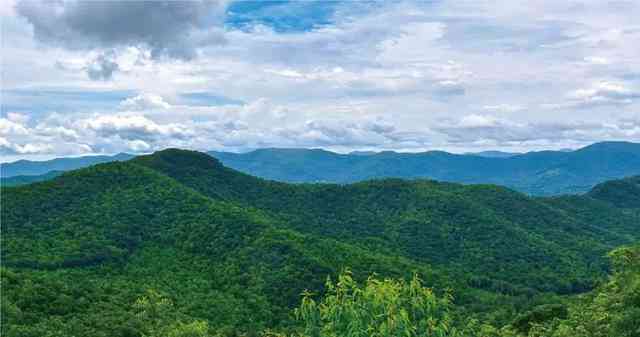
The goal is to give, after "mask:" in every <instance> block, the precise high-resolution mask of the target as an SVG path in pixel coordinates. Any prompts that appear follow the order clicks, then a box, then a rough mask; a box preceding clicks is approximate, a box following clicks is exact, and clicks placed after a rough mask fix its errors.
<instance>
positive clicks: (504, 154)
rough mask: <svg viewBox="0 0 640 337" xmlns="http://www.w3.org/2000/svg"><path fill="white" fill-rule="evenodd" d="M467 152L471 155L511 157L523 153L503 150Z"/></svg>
mask: <svg viewBox="0 0 640 337" xmlns="http://www.w3.org/2000/svg"><path fill="white" fill-rule="evenodd" d="M466 154H468V155H471V156H479V157H486V158H509V157H513V156H517V155H519V154H522V153H518V152H502V151H481V152H469V153H466Z"/></svg>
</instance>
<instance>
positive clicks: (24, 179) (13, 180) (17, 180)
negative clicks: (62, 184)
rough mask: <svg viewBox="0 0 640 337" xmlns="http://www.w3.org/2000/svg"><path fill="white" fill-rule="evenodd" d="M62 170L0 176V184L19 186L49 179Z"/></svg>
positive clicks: (59, 173)
mask: <svg viewBox="0 0 640 337" xmlns="http://www.w3.org/2000/svg"><path fill="white" fill-rule="evenodd" d="M62 173H63V171H50V172H47V173H45V174H39V175H35V176H13V177H7V178H4V177H2V178H0V185H1V186H19V185H26V184H31V183H35V182H38V181H45V180H49V179H53V178H55V177H57V176H59V175H61V174H62Z"/></svg>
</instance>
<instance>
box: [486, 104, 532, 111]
mask: <svg viewBox="0 0 640 337" xmlns="http://www.w3.org/2000/svg"><path fill="white" fill-rule="evenodd" d="M524 109H525V108H524V107H523V106H521V105H518V104H507V103H503V104H495V105H484V106H482V110H485V111H490V112H518V111H522V110H524Z"/></svg>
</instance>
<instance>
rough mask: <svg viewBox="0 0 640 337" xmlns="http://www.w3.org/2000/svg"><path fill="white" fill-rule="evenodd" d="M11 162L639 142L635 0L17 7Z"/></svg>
mask: <svg viewBox="0 0 640 337" xmlns="http://www.w3.org/2000/svg"><path fill="white" fill-rule="evenodd" d="M0 15H1V20H2V97H1V99H2V116H1V118H0V155H1V156H2V159H3V160H5V161H6V160H15V159H17V158H34V159H36V158H45V157H53V156H70V155H81V154H90V153H91V154H93V153H117V152H150V151H153V150H156V149H161V148H166V147H181V148H191V149H198V150H229V151H243V150H247V149H254V148H260V147H322V148H326V149H331V150H336V151H350V150H368V149H378V150H382V149H393V150H401V151H423V150H430V149H444V150H449V151H454V152H461V151H479V150H486V149H502V150H507V151H524V150H539V149H559V148H567V147H569V148H575V147H579V146H583V145H586V144H589V143H591V142H595V141H601V140H628V141H640V109H639V108H640V47H639V46H640V21H638V18H639V17H640V1H602V0H597V1H556V0H536V1H530V0H528V1H512V0H510V1H506V0H505V1H492V0H491V1H489V0H488V1H484V0H457V1H439V0H434V1H420V2H408V1H407V2H397V1H394V2H365V1H341V2H327V1H324V2H311V1H278V2H240V1H218V2H209V1H194V2H175V1H168V2H164V1H151V2H142V1H125V2H117V1H106V2H102V1H47V2H45V1H15V0H9V1H7V0H5V1H2V2H1V4H0Z"/></svg>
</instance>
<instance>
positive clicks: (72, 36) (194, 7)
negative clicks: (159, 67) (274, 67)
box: [17, 0, 225, 59]
mask: <svg viewBox="0 0 640 337" xmlns="http://www.w3.org/2000/svg"><path fill="white" fill-rule="evenodd" d="M224 6H225V4H224V2H221V1H208V0H206V1H205V0H200V1H188V2H175V1H56V2H47V3H46V4H45V3H41V2H34V1H20V2H18V4H17V12H18V14H20V15H21V16H23V17H25V18H26V19H27V20H28V21H29V22H30V23H31V24H32V25H33V29H34V34H35V37H36V38H37V39H38V40H39V41H41V42H43V43H46V44H50V45H58V46H63V47H66V48H73V49H76V48H82V49H95V48H107V49H108V48H116V47H123V46H144V47H146V48H149V49H150V51H151V55H152V56H153V57H160V56H168V57H172V58H179V59H192V58H193V57H194V56H195V54H196V49H197V47H199V43H207V42H219V41H218V40H216V39H214V38H212V37H211V36H208V35H207V36H202V35H201V34H202V32H203V31H206V32H208V33H209V34H214V32H210V31H208V28H209V27H208V26H209V25H210V24H211V23H212V22H216V21H219V19H217V20H216V17H219V16H221V15H222V13H223V11H224Z"/></svg>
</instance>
